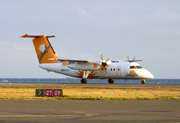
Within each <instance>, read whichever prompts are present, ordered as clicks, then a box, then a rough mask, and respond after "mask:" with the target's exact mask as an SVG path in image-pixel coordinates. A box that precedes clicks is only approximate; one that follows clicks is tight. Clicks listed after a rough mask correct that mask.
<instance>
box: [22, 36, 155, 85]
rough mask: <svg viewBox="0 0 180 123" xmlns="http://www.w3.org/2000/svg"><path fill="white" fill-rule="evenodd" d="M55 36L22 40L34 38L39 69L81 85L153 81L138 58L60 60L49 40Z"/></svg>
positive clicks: (151, 75)
mask: <svg viewBox="0 0 180 123" xmlns="http://www.w3.org/2000/svg"><path fill="white" fill-rule="evenodd" d="M53 37H55V36H54V35H51V36H46V35H28V34H25V35H23V36H21V38H33V40H32V41H33V44H34V48H35V51H36V54H37V58H38V60H39V67H40V68H42V69H44V70H47V71H48V72H51V71H52V72H55V73H60V74H64V75H67V76H71V77H76V78H81V83H82V84H86V83H87V79H108V82H109V84H113V83H114V79H125V80H127V79H140V80H141V84H145V81H146V79H153V78H154V76H153V74H152V73H150V72H149V71H148V70H146V69H145V68H143V67H142V66H141V65H140V64H138V63H137V62H138V61H142V60H136V57H134V58H133V60H129V56H128V55H127V60H117V61H111V60H110V57H108V58H107V59H106V60H104V59H103V55H102V52H100V58H101V60H97V61H92V60H76V59H59V58H58V57H57V55H56V53H55V51H54V49H53V47H52V45H51V43H50V42H49V38H53Z"/></svg>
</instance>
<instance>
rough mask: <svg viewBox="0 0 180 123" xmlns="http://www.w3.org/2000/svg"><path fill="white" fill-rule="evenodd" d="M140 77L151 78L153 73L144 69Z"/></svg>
mask: <svg viewBox="0 0 180 123" xmlns="http://www.w3.org/2000/svg"><path fill="white" fill-rule="evenodd" d="M141 77H142V78H144V79H153V78H154V75H153V74H152V73H150V72H149V71H148V70H146V69H144V70H143V71H142V73H141Z"/></svg>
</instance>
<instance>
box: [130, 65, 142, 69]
mask: <svg viewBox="0 0 180 123" xmlns="http://www.w3.org/2000/svg"><path fill="white" fill-rule="evenodd" d="M129 68H130V69H142V68H143V67H141V66H130V67H129Z"/></svg>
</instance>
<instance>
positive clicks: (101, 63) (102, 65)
mask: <svg viewBox="0 0 180 123" xmlns="http://www.w3.org/2000/svg"><path fill="white" fill-rule="evenodd" d="M100 57H101V62H100V67H99V69H98V71H103V72H104V73H105V74H106V76H108V73H107V69H106V66H107V65H108V63H107V62H108V61H109V60H110V57H108V58H107V59H106V61H104V60H103V55H102V52H100Z"/></svg>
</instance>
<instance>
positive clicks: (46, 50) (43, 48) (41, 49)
mask: <svg viewBox="0 0 180 123" xmlns="http://www.w3.org/2000/svg"><path fill="white" fill-rule="evenodd" d="M49 48H50V45H48V46H46V45H44V44H41V45H40V46H39V50H40V52H41V54H40V56H39V61H41V59H42V58H43V57H44V56H45V55H46V53H48V50H49Z"/></svg>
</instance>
